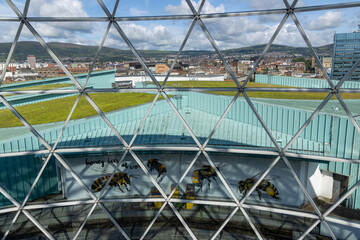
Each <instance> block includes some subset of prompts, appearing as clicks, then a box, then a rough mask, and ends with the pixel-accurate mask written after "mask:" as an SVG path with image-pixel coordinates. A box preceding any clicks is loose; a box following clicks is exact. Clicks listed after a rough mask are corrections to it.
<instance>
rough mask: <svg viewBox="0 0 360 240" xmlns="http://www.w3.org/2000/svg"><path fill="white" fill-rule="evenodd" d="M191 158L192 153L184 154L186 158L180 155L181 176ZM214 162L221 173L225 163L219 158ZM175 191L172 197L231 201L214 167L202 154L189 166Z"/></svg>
mask: <svg viewBox="0 0 360 240" xmlns="http://www.w3.org/2000/svg"><path fill="white" fill-rule="evenodd" d="M215 156H216V155H215ZM192 160H193V155H189V156H186V158H185V156H183V157H182V161H184V163H183V164H182V167H181V170H182V171H181V176H182V175H183V174H184V173H185V170H186V169H187V168H188V166H189V164H190V162H191V161H192ZM214 164H215V166H216V167H217V169H218V170H219V171H220V173H222V171H223V169H224V168H225V165H226V164H225V163H223V162H220V160H219V161H217V159H216V160H214ZM222 175H223V174H222ZM228 184H229V183H228ZM176 192H178V194H177V195H175V193H176ZM175 193H174V195H173V197H172V198H184V199H190V200H193V199H201V200H211V201H212V200H219V201H233V198H232V197H231V194H230V193H229V191H228V190H227V189H226V187H225V185H224V183H223V182H222V181H221V179H220V178H219V176H218V174H217V173H216V171H215V169H214V168H213V167H212V166H211V164H210V162H209V161H208V160H207V158H206V157H205V156H204V155H202V154H201V155H200V156H199V157H198V159H197V160H196V161H195V163H194V164H193V166H192V167H191V168H190V170H189V172H188V173H187V175H186V177H185V179H184V180H183V181H182V182H181V183H180V185H179V191H177V190H176V191H175Z"/></svg>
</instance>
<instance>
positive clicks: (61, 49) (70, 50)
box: [0, 41, 333, 61]
mask: <svg viewBox="0 0 360 240" xmlns="http://www.w3.org/2000/svg"><path fill="white" fill-rule="evenodd" d="M11 44H12V43H0V61H4V60H6V57H7V54H8V52H9V49H10V47H11ZM48 45H49V46H50V48H51V49H52V50H53V51H54V53H55V54H56V55H57V56H58V57H59V58H73V59H75V60H76V59H81V58H93V57H94V56H95V54H96V51H97V49H98V46H88V45H80V44H74V43H62V42H49V43H48ZM265 47H266V44H261V45H254V46H249V47H242V48H234V49H226V50H222V51H221V52H222V53H223V54H224V55H225V56H231V55H232V56H234V55H244V54H255V55H260V54H261V53H262V51H263V50H264V48H265ZM332 48H333V44H328V45H324V46H320V47H314V49H315V51H316V52H317V54H318V55H320V56H323V55H330V56H331V55H332ZM306 50H307V48H306V47H291V46H285V45H278V44H273V45H271V47H270V48H269V51H268V53H270V52H283V53H286V54H289V55H294V54H302V55H303V56H305V57H309V56H311V55H310V51H308V50H307V51H306ZM138 52H139V53H140V55H141V56H143V57H145V58H151V57H154V58H161V57H167V56H169V55H176V54H177V51H166V50H139V51H138ZM212 54H216V53H215V51H211V50H189V51H183V52H182V54H181V55H182V56H184V57H186V56H189V57H190V56H196V55H212ZM28 55H35V56H36V58H37V59H43V60H46V59H51V57H50V55H49V54H48V53H47V52H46V50H45V49H44V48H43V47H42V46H41V44H40V43H39V42H35V41H21V42H18V43H17V44H16V48H15V51H14V54H13V58H12V59H13V60H15V61H24V60H26V57H27V56H28ZM133 59H135V56H134V55H133V53H132V52H131V51H130V50H121V49H117V48H111V47H105V46H104V47H103V48H102V50H101V52H100V54H99V61H124V60H133Z"/></svg>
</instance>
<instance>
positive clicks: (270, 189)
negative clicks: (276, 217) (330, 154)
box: [238, 158, 317, 215]
mask: <svg viewBox="0 0 360 240" xmlns="http://www.w3.org/2000/svg"><path fill="white" fill-rule="evenodd" d="M269 160H270V159H265V158H258V159H256V161H254V162H256V163H255V164H254V165H255V166H254V167H250V166H249V164H248V165H247V166H244V168H243V169H244V170H243V171H244V173H245V174H244V175H243V176H241V179H240V181H239V182H238V189H239V191H240V192H241V194H242V195H243V196H245V194H246V192H247V191H248V190H249V189H250V188H251V187H252V186H253V185H254V184H255V183H256V181H257V180H258V179H259V177H260V176H261V175H262V174H263V172H264V170H263V169H264V167H263V166H269V163H270V162H269ZM270 161H271V160H270ZM291 164H292V167H293V168H294V171H295V173H296V174H297V176H299V179H300V181H301V182H302V184H303V185H304V186H306V190H307V191H308V192H309V194H310V196H311V197H314V195H315V193H314V192H315V190H313V188H312V187H313V184H314V179H313V178H311V177H310V178H309V176H311V175H310V174H311V173H312V172H313V171H314V170H315V169H316V166H317V164H314V163H311V162H305V161H304V162H301V161H296V160H294V161H291ZM257 165H258V166H262V167H256V166H257ZM245 203H246V204H257V205H265V206H270V207H277V208H286V209H292V210H296V211H302V212H308V213H312V214H314V215H315V210H314V207H313V206H312V204H311V203H310V201H309V199H308V198H307V197H306V195H305V193H304V192H303V191H302V189H301V187H300V186H299V184H298V183H297V181H296V180H295V178H294V176H293V174H292V173H291V171H290V170H289V168H288V167H287V166H286V164H285V162H284V161H283V160H282V159H280V160H279V162H278V163H277V164H276V165H275V166H274V167H273V168H272V169H271V170H270V172H269V173H268V174H267V175H266V176H265V178H263V180H262V181H261V182H260V184H259V185H258V186H257V187H256V189H255V191H253V192H252V194H251V195H250V196H249V197H248V198H247V199H246V200H245Z"/></svg>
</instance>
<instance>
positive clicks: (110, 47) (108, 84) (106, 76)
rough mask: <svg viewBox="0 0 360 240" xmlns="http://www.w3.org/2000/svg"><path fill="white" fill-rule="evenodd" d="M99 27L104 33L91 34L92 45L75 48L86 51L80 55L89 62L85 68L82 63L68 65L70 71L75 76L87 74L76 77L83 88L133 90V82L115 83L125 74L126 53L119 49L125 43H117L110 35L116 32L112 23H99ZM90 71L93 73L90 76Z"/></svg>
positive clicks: (120, 40)
mask: <svg viewBox="0 0 360 240" xmlns="http://www.w3.org/2000/svg"><path fill="white" fill-rule="evenodd" d="M97 27H98V28H99V29H102V31H101V32H99V33H96V34H95V33H91V34H92V35H91V37H92V38H93V40H92V42H91V43H87V44H86V45H85V46H77V45H76V46H74V47H79V48H81V49H82V50H83V51H84V52H83V53H79V54H80V56H84V57H85V56H86V60H87V62H86V64H85V66H84V67H83V65H84V63H81V61H79V62H75V63H72V64H69V65H68V69H69V71H70V72H71V73H72V74H73V75H74V74H76V73H77V72H78V70H79V73H80V72H82V71H83V72H84V73H85V74H78V75H76V79H77V80H78V81H79V83H80V85H81V86H82V87H85V88H86V89H89V90H91V89H97V88H102V89H103V88H132V87H133V85H132V82H130V83H129V81H127V82H126V84H125V82H120V81H118V82H119V83H116V81H115V80H116V78H115V75H120V74H125V72H124V71H123V70H124V69H123V67H122V61H124V60H125V57H124V52H126V51H123V50H120V49H118V45H119V44H120V43H119V42H121V43H122V44H125V43H123V41H122V39H119V40H116V41H115V40H114V38H113V37H112V36H111V34H109V32H110V33H113V32H114V26H112V25H111V24H110V23H108V22H104V23H101V24H100V23H99V25H98V26H97ZM108 28H109V29H108ZM104 38H105V39H104ZM87 49H88V50H90V49H91V52H88V51H87ZM79 54H78V55H79ZM126 54H129V55H130V54H132V53H131V52H130V50H129V51H128V52H127V53H126ZM126 54H125V55H126ZM89 71H91V74H90V75H89ZM126 74H127V72H126Z"/></svg>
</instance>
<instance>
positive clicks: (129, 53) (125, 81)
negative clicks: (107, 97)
mask: <svg viewBox="0 0 360 240" xmlns="http://www.w3.org/2000/svg"><path fill="white" fill-rule="evenodd" d="M118 26H120V29H117V28H116V27H111V29H110V31H109V36H108V38H107V39H106V42H105V46H106V47H105V48H104V49H103V50H102V51H101V52H102V53H101V54H100V58H101V59H102V58H105V57H106V56H112V58H113V59H112V60H113V61H116V63H117V66H116V73H115V76H116V78H115V83H114V86H113V87H114V88H157V86H156V84H155V83H154V81H153V80H152V78H151V76H150V75H149V72H151V73H152V75H154V74H155V72H156V71H155V61H152V60H154V59H152V58H156V57H157V56H164V55H165V56H166V54H168V52H165V53H164V52H162V51H158V50H153V49H154V48H156V47H157V45H156V44H155V45H154V46H152V45H149V46H151V47H152V49H151V50H153V51H150V50H149V51H145V50H146V47H145V46H144V45H141V43H144V44H145V45H147V44H148V41H151V39H149V38H151V37H150V36H148V38H146V39H144V38H143V37H144V34H145V33H144V31H145V32H147V31H150V30H148V29H147V28H146V27H143V26H142V25H138V24H135V23H129V22H119V25H118ZM119 31H120V32H121V33H123V34H125V40H124V38H123V37H122V35H121V34H120V33H119ZM148 34H150V33H148ZM151 34H152V33H151ZM139 36H141V37H140V38H139ZM155 36H156V35H155ZM126 41H130V42H131V46H132V47H135V48H134V49H132V48H130V47H129V46H128V44H127V43H126ZM114 48H115V49H114ZM133 51H136V52H137V53H136V54H134V52H133ZM146 52H147V53H146ZM114 53H115V54H114ZM138 57H141V61H140V60H139V58H138ZM142 63H144V64H145V65H146V67H144V65H143V64H142Z"/></svg>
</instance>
